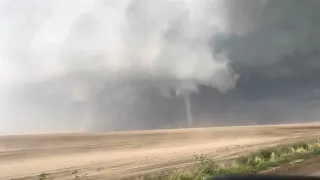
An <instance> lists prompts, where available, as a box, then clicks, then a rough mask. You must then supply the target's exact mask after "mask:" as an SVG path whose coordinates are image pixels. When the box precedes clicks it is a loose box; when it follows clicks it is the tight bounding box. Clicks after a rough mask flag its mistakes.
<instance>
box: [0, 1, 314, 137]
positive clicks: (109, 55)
mask: <svg viewBox="0 0 320 180" xmlns="http://www.w3.org/2000/svg"><path fill="white" fill-rule="evenodd" d="M319 9H320V1H318V0H304V1H302V0H282V1H279V0H213V1H207V0H170V1H168V0H90V1H89V0H78V1H77V3H75V1H72V0H47V1H43V0H0V24H1V26H0V133H2V134H8V133H9V134H16V133H43V132H74V131H78V132H79V131H81V132H84V131H112V130H131V129H155V128H179V127H186V126H187V113H186V107H185V101H184V100H185V98H186V97H187V96H190V97H191V113H192V116H193V119H194V126H217V125H238V124H270V123H287V122H288V123H289V122H306V121H314V120H318V117H319V115H320V113H319V111H318V109H319V108H320V103H319V102H320V101H319V100H320V99H319V98H320V91H319V86H320V81H319V80H320V79H319V75H320V71H319V70H320V61H319V58H320V51H319V50H320V36H319V35H318V34H319V32H320V22H319V21H318V17H319V16H320V11H319ZM183 95H185V96H183Z"/></svg>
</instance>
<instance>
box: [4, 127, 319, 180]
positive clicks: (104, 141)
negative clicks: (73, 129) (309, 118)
mask: <svg viewBox="0 0 320 180" xmlns="http://www.w3.org/2000/svg"><path fill="white" fill-rule="evenodd" d="M318 135H320V124H319V123H318V124H317V123H312V124H295V125H274V126H238V127H216V128H198V129H176V130H154V131H131V132H114V133H104V134H49V135H16V136H0V179H39V175H40V174H41V173H48V174H49V175H48V179H50V178H54V179H55V180H58V179H75V178H77V179H108V180H109V179H111V180H112V179H122V178H129V179H132V177H136V176H139V175H142V174H146V173H158V172H159V171H164V170H170V169H174V168H181V167H184V166H188V165H190V164H191V163H192V162H193V161H194V155H196V154H201V153H203V154H207V155H210V156H212V157H213V158H214V159H216V160H218V161H224V160H227V159H230V158H235V157H237V156H239V155H243V154H245V153H249V152H251V151H254V150H257V149H260V148H263V147H267V146H272V145H276V144H282V143H289V142H292V141H297V140H299V139H300V140H301V139H303V138H310V137H316V136H318ZM133 179H134V178H133Z"/></svg>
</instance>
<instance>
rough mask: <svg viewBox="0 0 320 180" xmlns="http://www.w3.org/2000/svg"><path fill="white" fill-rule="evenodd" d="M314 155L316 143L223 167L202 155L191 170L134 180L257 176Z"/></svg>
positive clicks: (273, 150) (318, 144) (271, 150)
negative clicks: (240, 175) (247, 174)
mask: <svg viewBox="0 0 320 180" xmlns="http://www.w3.org/2000/svg"><path fill="white" fill-rule="evenodd" d="M316 155H320V139H318V140H316V141H303V142H300V143H295V144H291V145H283V146H276V147H272V148H267V149H263V150H261V151H259V152H257V153H254V154H251V155H249V156H246V157H241V158H239V159H237V160H235V161H234V162H233V163H231V164H227V165H219V164H218V163H216V162H215V161H214V160H212V159H210V158H209V157H207V156H206V155H203V154H201V155H197V156H196V164H195V166H194V168H192V170H177V171H175V172H170V173H163V174H160V175H158V176H157V177H140V178H137V179H139V180H149V179H152V180H204V179H206V178H208V177H210V176H217V175H230V174H245V173H258V172H261V171H264V170H268V169H271V168H274V167H277V166H281V165H285V164H289V163H291V162H294V161H297V160H299V159H306V158H310V157H314V156H316Z"/></svg>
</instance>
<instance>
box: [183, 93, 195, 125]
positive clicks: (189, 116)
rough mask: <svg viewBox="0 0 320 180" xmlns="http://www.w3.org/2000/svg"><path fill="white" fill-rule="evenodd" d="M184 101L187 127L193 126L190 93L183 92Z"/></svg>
mask: <svg viewBox="0 0 320 180" xmlns="http://www.w3.org/2000/svg"><path fill="white" fill-rule="evenodd" d="M183 97H184V103H185V107H186V113H187V120H188V127H189V128H191V127H193V114H192V110H191V108H192V107H191V95H190V93H184V94H183Z"/></svg>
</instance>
